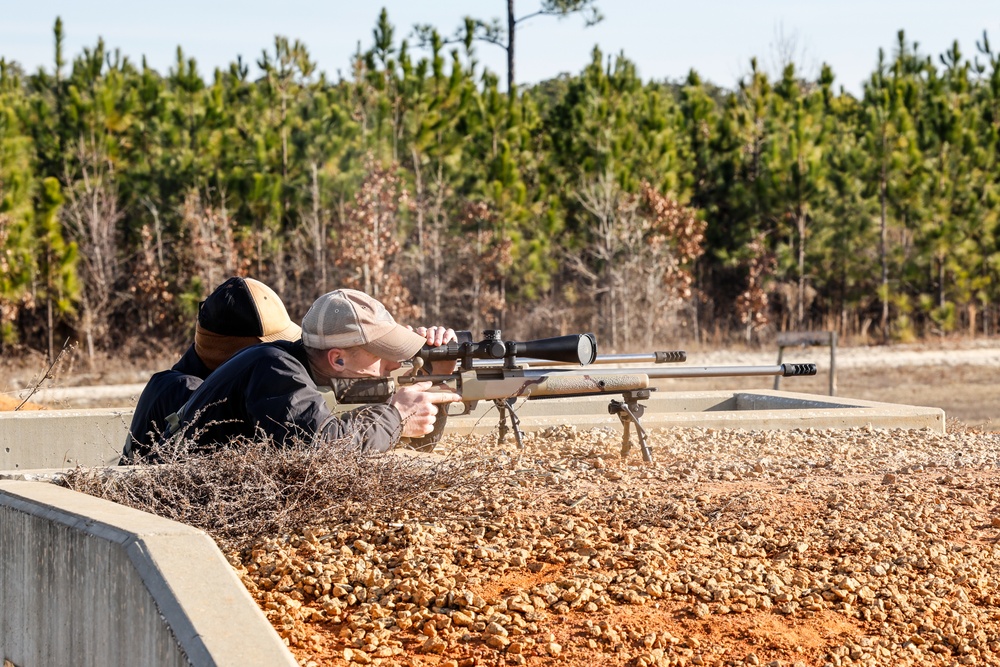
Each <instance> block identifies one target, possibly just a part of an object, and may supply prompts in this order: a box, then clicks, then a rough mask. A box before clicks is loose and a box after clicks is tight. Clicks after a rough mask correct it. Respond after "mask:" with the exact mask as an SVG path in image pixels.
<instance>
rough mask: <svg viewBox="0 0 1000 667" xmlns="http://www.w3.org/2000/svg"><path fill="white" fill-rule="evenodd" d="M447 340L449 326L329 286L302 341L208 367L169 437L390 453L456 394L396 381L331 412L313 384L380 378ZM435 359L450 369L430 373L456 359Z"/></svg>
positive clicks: (430, 422) (200, 442)
mask: <svg viewBox="0 0 1000 667" xmlns="http://www.w3.org/2000/svg"><path fill="white" fill-rule="evenodd" d="M451 340H455V332H454V331H453V330H451V329H446V328H443V327H431V328H430V329H418V330H417V331H413V330H411V329H409V328H408V327H404V326H401V325H399V324H397V323H396V321H395V320H394V319H393V317H392V315H390V314H389V312H388V311H387V310H386V309H385V306H383V305H382V304H381V303H380V302H379V301H377V300H376V299H374V298H373V297H371V296H369V295H367V294H365V293H363V292H359V291H357V290H349V289H344V290H336V291H333V292H329V293H327V294H324V295H323V296H321V297H319V298H318V299H317V300H316V301H315V302H314V303H313V305H312V307H311V308H310V309H309V312H307V313H306V315H305V317H304V318H303V320H302V340H301V341H297V342H280V341H278V342H273V343H266V344H261V345H255V346H253V347H249V348H247V349H245V350H242V351H240V352H239V353H237V354H236V355H235V356H233V357H232V358H231V359H230V360H229V361H227V362H226V363H224V364H223V365H222V366H221V367H219V368H218V370H216V371H215V372H214V373H212V374H211V375H210V376H209V377H208V378H207V379H206V380H205V381H204V382H203V383H202V384H201V386H199V387H198V389H197V390H196V391H195V392H194V394H193V395H192V396H191V398H190V399H189V400H188V401H187V403H186V404H185V405H184V406H183V408H182V410H181V411H180V412H181V414H180V415H179V417H180V419H179V422H178V424H179V425H178V428H177V429H173V430H172V431H171V433H170V436H172V437H173V436H175V435H176V436H179V437H183V438H185V439H186V440H187V441H188V442H193V443H194V444H195V446H196V447H197V448H204V449H211V448H215V447H219V446H226V445H229V444H232V443H234V442H236V443H238V442H239V441H240V440H241V439H250V438H262V437H263V438H269V439H271V440H272V441H273V442H275V443H277V444H279V445H285V444H289V443H291V442H293V441H297V442H306V443H311V442H320V441H325V442H332V441H344V442H349V443H352V444H353V445H355V446H357V447H360V448H363V449H365V450H369V451H385V450H388V449H390V448H392V447H393V446H394V445H395V444H396V443H397V442H398V441H399V438H401V437H421V436H425V435H427V434H429V433H431V432H432V431H433V429H434V423H435V421H436V419H437V416H438V407H437V406H438V405H440V404H442V403H449V402H453V401H458V400H461V396H459V395H458V394H456V393H454V392H451V391H437V390H435V391H431V384H430V383H429V382H422V383H417V384H414V385H410V386H405V387H400V388H398V389H397V390H396V393H395V394H393V396H392V397H391V398H390V399H389V400H388V401H387V402H386V403H382V404H376V405H370V406H365V407H362V408H358V409H356V410H352V411H350V412H346V413H343V414H339V415H337V414H333V413H332V412H331V411H330V409H329V407H328V405H327V403H326V400H325V399H324V397H323V395H322V394H321V393H320V391H319V388H318V387H319V386H320V385H329V384H330V381H331V380H332V379H335V378H363V377H386V376H388V375H389V373H391V372H392V371H393V370H396V369H397V368H399V367H400V365H401V363H400V362H403V361H406V360H407V359H410V358H412V357H413V356H414V355H415V354H416V353H417V351H419V350H420V348H421V347H423V346H424V345H432V346H436V345H442V344H445V343H447V342H449V341H451ZM437 364H439V365H440V364H445V365H448V366H450V368H440V367H432V369H431V370H432V372H433V373H435V374H436V373H441V372H445V373H446V372H450V370H451V369H453V368H454V362H437Z"/></svg>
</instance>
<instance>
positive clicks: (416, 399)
mask: <svg viewBox="0 0 1000 667" xmlns="http://www.w3.org/2000/svg"><path fill="white" fill-rule="evenodd" d="M418 333H419V331H418ZM452 334H454V332H452ZM461 400H462V397H461V396H460V395H459V394H456V393H455V392H453V391H450V390H446V391H442V390H441V389H440V388H437V389H435V388H434V387H433V385H432V384H431V383H430V382H418V383H416V384H411V385H407V386H403V387H399V388H398V389H396V393H395V394H393V395H392V398H390V399H389V405H392V406H395V408H396V410H398V411H399V416H400V417H401V418H402V422H403V432H402V437H404V438H419V437H421V436H425V435H427V434H429V433H430V432H431V431H433V430H434V422H435V421H436V419H437V414H438V411H439V408H438V405H439V404H441V403H454V402H456V401H461Z"/></svg>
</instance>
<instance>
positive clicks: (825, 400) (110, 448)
mask: <svg viewBox="0 0 1000 667" xmlns="http://www.w3.org/2000/svg"><path fill="white" fill-rule="evenodd" d="M612 398H620V396H581V397H577V398H556V399H544V400H534V401H527V402H525V403H523V404H521V405H519V406H518V411H517V412H518V416H519V417H520V419H521V427H522V429H524V430H525V431H532V430H537V429H542V428H546V427H549V426H559V425H562V424H574V425H575V426H577V427H578V428H580V429H587V428H597V427H607V428H613V429H620V428H621V422H620V421H619V419H618V417H617V416H614V415H611V414H609V413H608V403H609V402H610V399H612ZM642 403H643V404H644V405H645V406H646V410H645V414H644V415H643V416H642V423H643V425H644V426H645V427H646V428H647V429H654V428H670V427H678V426H688V427H703V428H742V429H747V430H757V429H769V430H777V429H792V428H816V429H827V428H851V427H861V426H867V425H871V426H872V427H874V428H907V429H920V428H929V429H932V430H934V431H936V432H938V433H943V432H944V428H945V418H944V411H943V410H941V409H939V408H924V407H916V406H910V405H898V404H895V403H878V402H874V401H862V400H857V399H850V398H843V397H828V396H823V395H819V394H799V393H792V392H785V391H771V390H756V391H739V392H734V391H702V392H666V391H665V392H653V395H652V397H651V398H650V399H649V400H646V401H642ZM131 420H132V411H131V409H98V410H45V411H32V412H0V471H21V470H37V469H45V468H72V467H74V466H77V465H80V466H102V465H114V464H116V463H117V462H118V458H119V456H120V453H121V450H122V446H123V445H124V443H125V434H126V433H127V431H128V425H129V423H130V422H131ZM497 421H498V419H497V412H496V410H495V409H494V407H493V404H492V403H490V402H486V401H483V402H480V404H479V405H478V406H477V408H476V409H475V410H474V411H473V412H472V413H471V414H470V415H468V416H464V417H451V418H450V419H449V420H448V431H447V432H450V433H458V434H471V433H477V434H482V433H489V432H490V431H491V430H493V429H495V428H496V426H497ZM3 474H5V473H0V476H3Z"/></svg>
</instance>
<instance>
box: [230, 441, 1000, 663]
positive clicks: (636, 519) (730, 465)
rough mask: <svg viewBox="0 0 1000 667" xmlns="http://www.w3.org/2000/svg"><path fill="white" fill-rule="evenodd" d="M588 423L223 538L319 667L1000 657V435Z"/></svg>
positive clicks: (278, 622) (257, 594)
mask: <svg viewBox="0 0 1000 667" xmlns="http://www.w3.org/2000/svg"><path fill="white" fill-rule="evenodd" d="M948 430H949V432H948V433H947V434H945V435H942V434H935V433H931V432H928V431H904V430H892V431H885V430H876V429H870V428H866V429H852V430H840V431H816V430H803V431H785V432H778V431H759V432H748V431H738V430H713V429H674V430H669V431H668V430H659V431H653V432H652V433H651V437H652V447H653V451H654V456H655V461H654V462H653V463H652V464H644V463H642V462H641V461H640V460H638V459H637V458H632V459H629V460H625V461H623V460H621V459H620V458H618V457H617V455H616V452H617V449H618V445H619V443H620V437H621V436H620V434H619V433H617V432H615V431H612V430H601V429H599V430H594V431H586V432H580V431H577V430H576V429H575V428H573V427H572V426H564V427H559V428H553V429H549V430H548V431H545V432H541V433H538V434H529V435H528V436H527V437H526V441H525V448H524V450H521V451H517V450H513V449H510V448H501V447H498V446H495V445H490V444H484V443H483V442H477V443H468V442H464V441H459V440H457V439H454V438H451V439H449V438H446V439H445V441H444V442H443V443H442V447H441V449H442V451H451V452H452V455H454V452H455V451H460V450H461V449H462V448H463V447H473V446H474V447H477V448H480V450H482V449H483V448H491V449H489V452H488V454H489V456H490V457H492V459H493V460H494V461H496V462H499V463H500V464H501V468H500V472H498V473H497V474H495V475H493V476H492V477H491V478H490V479H489V480H488V481H487V482H485V483H483V484H482V486H481V487H480V488H479V489H477V491H476V492H475V493H472V494H470V493H462V494H459V493H455V492H452V491H449V490H447V489H443V490H440V491H434V492H431V493H430V494H428V496H427V498H426V499H425V500H423V501H421V503H420V504H419V505H418V506H408V507H399V508H398V511H397V512H396V513H395V514H394V515H393V516H386V517H384V518H382V519H380V520H377V521H373V520H367V521H364V522H357V523H348V524H340V525H335V526H328V525H324V523H323V521H322V517H319V516H318V517H317V518H316V524H315V526H313V527H311V528H308V529H306V530H303V531H298V534H295V535H283V536H274V537H269V538H267V539H263V540H260V541H258V542H257V543H256V544H254V546H253V547H251V548H248V549H245V550H242V551H240V552H230V553H229V554H228V557H229V559H230V561H231V563H232V564H233V566H234V567H235V568H236V570H237V572H238V574H239V575H240V576H241V578H242V580H243V582H244V583H245V585H246V586H247V588H248V589H249V591H250V592H251V594H252V595H253V597H254V598H255V599H256V600H257V601H258V603H259V604H260V606H261V608H262V609H263V610H264V612H265V614H266V615H267V617H268V618H269V619H270V621H271V622H272V624H273V625H274V626H275V628H277V630H278V632H279V633H280V634H281V636H282V637H283V638H284V639H285V640H286V641H287V643H288V644H289V646H290V647H291V649H292V650H293V652H294V653H295V655H296V656H297V658H298V659H299V662H300V664H302V665H307V666H313V667H318V666H320V665H344V664H362V665H363V664H376V665H377V664H384V665H397V664H404V665H406V664H409V665H441V666H447V667H469V666H471V665H521V664H539V665H541V664H553V665H554V664H559V665H595V664H607V665H630V666H636V667H649V666H652V665H718V666H731V667H742V666H744V665H770V666H772V667H777V666H786V667H803V666H813V665H823V666H826V665H833V666H840V665H998V664H1000V635H998V632H997V628H998V627H1000V606H998V605H1000V590H998V586H1000V545H998V539H1000V489H998V481H1000V470H998V467H997V466H998V462H1000V434H996V433H988V432H984V431H980V430H977V429H972V428H966V427H963V426H962V425H961V424H958V423H950V424H949V429H948Z"/></svg>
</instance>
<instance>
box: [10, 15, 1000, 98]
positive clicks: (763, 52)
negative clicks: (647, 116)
mask: <svg viewBox="0 0 1000 667" xmlns="http://www.w3.org/2000/svg"><path fill="white" fill-rule="evenodd" d="M383 6H384V7H386V8H387V9H388V11H389V18H390V20H391V21H392V22H393V23H394V24H395V26H396V29H397V36H398V37H400V38H402V37H405V36H407V35H409V34H410V32H411V30H412V26H413V24H415V23H430V24H433V25H435V26H437V27H438V28H439V29H440V30H441V31H442V32H443V33H446V34H451V33H452V32H453V31H454V29H455V28H456V27H457V26H458V25H459V24H460V23H461V19H462V17H463V16H465V15H467V14H471V15H474V16H477V17H482V18H492V17H500V16H502V15H503V13H504V12H505V7H506V3H505V2H503V0H464V1H461V0H422V1H421V0H386V1H385V2H373V3H372V2H364V1H362V0H355V1H354V2H346V1H345V0H325V1H320V0H280V1H276V0H270V1H269V2H263V1H261V0H244V1H242V2H232V1H229V0H226V1H215V2H212V1H210V0H202V1H201V2H193V1H191V0H173V1H172V2H148V1H147V2H142V1H136V0H130V1H127V2H126V1H124V0H102V1H101V2H94V1H92V0H40V1H37V2H24V1H23V0H0V57H3V58H6V59H8V60H16V61H18V62H19V63H21V64H22V65H23V66H24V67H25V68H26V69H27V70H29V71H34V70H36V69H38V68H39V67H45V68H47V69H51V67H52V65H51V63H52V50H53V47H52V25H53V23H54V22H55V18H56V16H61V17H62V19H63V23H64V26H65V32H66V53H67V55H68V56H70V57H72V56H75V55H77V54H79V53H80V52H81V50H82V48H83V47H87V46H93V45H94V44H95V43H96V42H97V39H98V37H99V36H101V37H103V38H104V41H105V43H106V44H107V45H108V46H109V47H112V48H114V47H117V48H120V49H121V51H122V53H123V54H124V55H127V56H129V57H131V58H132V59H133V60H135V61H138V60H139V59H140V58H141V57H142V56H143V55H145V56H146V58H147V60H148V62H149V64H150V65H151V66H152V67H154V68H155V69H157V70H159V71H161V72H166V71H167V69H168V68H169V67H171V66H172V64H173V62H174V59H175V53H176V48H177V46H178V45H180V46H182V47H183V49H184V51H185V53H186V54H187V55H188V56H189V57H194V58H195V59H196V60H197V61H198V65H199V69H200V71H201V72H202V74H203V75H204V76H206V77H207V76H209V75H210V74H211V72H212V70H213V69H214V68H215V67H225V66H227V65H228V64H229V63H230V62H232V61H233V60H235V58H236V56H237V55H242V56H243V59H244V60H245V61H248V62H254V61H255V60H256V59H257V58H258V57H259V56H260V53H261V51H262V50H263V49H265V48H269V47H271V45H272V44H273V40H274V36H275V35H276V34H281V35H285V36H287V37H289V38H292V39H300V40H302V41H303V42H304V43H305V44H306V46H307V47H308V49H309V52H310V53H311V55H312V57H313V59H314V60H315V61H317V63H318V65H319V68H320V69H321V70H322V71H325V72H327V74H328V75H329V76H330V78H336V77H337V72H338V70H339V71H341V72H343V73H344V74H345V75H346V74H347V73H348V72H349V69H350V56H351V54H352V53H353V52H354V51H355V49H356V47H357V45H358V42H359V41H360V43H361V46H362V48H366V47H368V46H369V45H370V44H371V42H372V36H371V35H372V28H373V27H374V25H375V20H376V18H377V16H378V14H379V11H380V9H381V8H382V7H383ZM598 6H599V8H600V9H601V12H602V13H603V14H604V16H605V19H604V21H603V22H602V23H600V24H598V25H597V26H594V27H591V28H584V27H583V21H582V19H581V18H579V17H570V18H566V19H563V20H558V19H554V18H549V17H538V18H535V19H533V20H532V21H530V22H529V23H527V24H526V25H525V26H524V28H523V29H522V30H521V31H519V33H518V42H519V43H518V52H517V59H518V63H517V79H518V82H519V83H522V84H523V83H534V82H537V81H540V80H543V79H546V78H550V77H553V76H556V75H558V74H559V73H561V72H572V73H576V72H579V71H580V70H581V69H582V68H583V67H584V65H586V63H587V62H588V61H589V59H590V52H591V50H592V49H593V47H594V46H595V45H599V46H600V47H601V48H602V50H603V51H604V52H605V53H612V54H613V53H618V52H620V51H624V53H625V55H626V56H628V57H629V58H630V59H631V60H632V61H634V62H635V63H636V65H637V66H638V69H639V74H640V75H641V76H642V77H643V78H644V79H679V78H683V77H684V76H686V74H687V72H688V70H690V69H691V68H694V69H696V70H697V71H698V72H699V73H701V75H702V77H703V78H705V79H708V80H710V81H712V82H714V83H716V84H718V85H721V86H725V87H732V86H734V85H735V84H736V82H737V81H738V80H739V78H740V77H741V76H742V75H744V74H746V72H747V70H748V69H749V61H750V58H751V57H752V56H756V57H757V58H758V60H759V61H760V63H761V64H762V66H763V67H764V68H765V69H766V70H767V71H770V72H774V71H775V70H776V69H777V65H776V63H777V62H779V60H780V55H779V54H780V52H781V51H782V48H779V45H783V50H784V51H786V52H787V51H789V50H790V51H792V52H793V53H794V56H795V58H794V59H795V61H796V62H797V63H799V64H801V65H802V67H803V69H804V71H805V73H806V74H807V75H810V76H815V74H816V73H817V72H818V71H819V66H820V64H821V63H823V62H827V63H829V64H830V65H831V66H832V67H833V70H834V73H835V74H836V77H837V79H836V82H837V84H839V85H842V86H844V87H845V88H846V89H847V90H849V91H851V92H855V93H857V92H858V91H860V89H861V83H862V81H863V80H864V79H866V78H867V77H868V75H869V74H870V73H871V72H872V70H873V68H874V66H875V62H876V58H877V55H878V49H879V47H882V48H885V49H886V51H887V53H889V52H891V51H892V49H893V46H894V44H895V41H896V33H897V31H898V30H900V29H903V30H905V31H906V33H907V36H908V38H909V39H911V40H916V41H917V42H918V43H919V44H920V49H921V51H922V52H924V53H927V54H931V55H934V56H935V57H936V56H937V55H938V54H939V53H941V52H943V51H944V50H945V49H947V48H948V47H949V46H950V45H951V43H952V41H954V40H958V42H959V45H960V47H961V49H962V51H963V53H965V54H966V55H969V56H971V55H973V54H974V53H975V52H976V46H975V43H976V40H978V39H981V38H982V34H983V31H984V30H986V31H987V32H988V33H989V35H990V37H991V40H992V42H994V43H993V44H991V46H993V47H994V50H997V49H998V48H1000V2H998V1H997V0H992V1H990V2H987V1H985V0H951V2H941V1H940V0H937V1H935V2H930V1H925V0H908V1H903V0H882V1H880V0H867V1H864V2H862V1H860V0H841V1H838V2H833V1H830V0H756V1H755V2H750V1H747V0H740V1H737V0H716V1H702V2H700V3H698V2H695V3H692V2H690V0H688V1H685V2H677V1H663V0H598ZM537 7H538V1H537V0H517V13H518V15H522V14H526V13H529V12H530V11H533V10H534V9H536V8H537ZM477 55H478V58H479V60H480V62H481V63H482V64H484V65H486V66H487V67H489V68H490V69H492V70H494V71H496V72H497V73H498V74H500V76H501V80H503V78H504V76H505V74H504V73H505V71H506V65H505V59H504V58H505V57H504V52H503V50H502V49H500V48H498V47H496V46H492V45H489V44H480V45H479V46H478V47H477Z"/></svg>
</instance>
